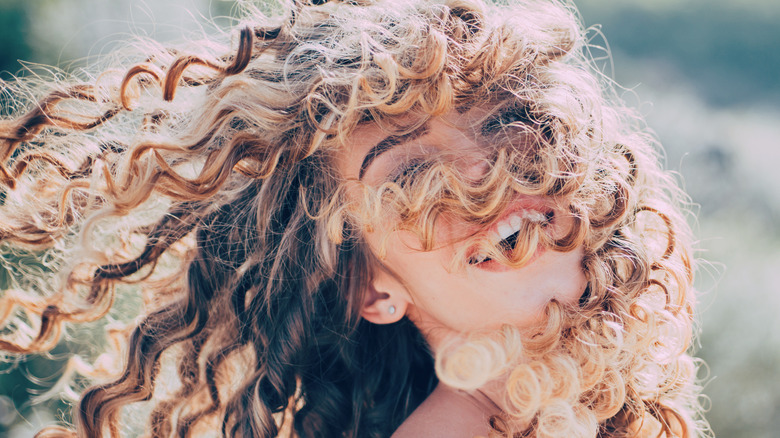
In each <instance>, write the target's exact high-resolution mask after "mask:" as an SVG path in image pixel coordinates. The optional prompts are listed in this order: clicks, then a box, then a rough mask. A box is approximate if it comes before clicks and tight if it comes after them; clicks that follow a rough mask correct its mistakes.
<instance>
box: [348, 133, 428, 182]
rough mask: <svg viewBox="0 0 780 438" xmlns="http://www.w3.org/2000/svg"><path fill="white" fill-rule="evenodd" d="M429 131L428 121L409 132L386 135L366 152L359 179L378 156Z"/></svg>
mask: <svg viewBox="0 0 780 438" xmlns="http://www.w3.org/2000/svg"><path fill="white" fill-rule="evenodd" d="M427 133H428V123H425V124H423V125H422V126H420V127H419V128H417V129H415V130H414V131H412V132H410V133H408V134H403V135H390V136H388V137H385V138H384V139H383V140H382V141H380V142H379V143H377V144H376V145H375V146H374V147H372V148H371V150H369V151H368V153H367V154H366V156H365V158H363V163H362V164H361V165H360V172H359V173H358V179H363V175H364V174H365V173H366V168H367V167H368V166H369V165H370V164H371V162H372V161H374V160H375V159H376V158H377V157H378V156H380V155H382V154H383V153H385V152H387V151H388V150H390V149H391V148H393V147H394V146H397V145H399V144H401V143H406V142H409V141H412V140H414V139H416V138H420V137H422V136H423V135H425V134H427Z"/></svg>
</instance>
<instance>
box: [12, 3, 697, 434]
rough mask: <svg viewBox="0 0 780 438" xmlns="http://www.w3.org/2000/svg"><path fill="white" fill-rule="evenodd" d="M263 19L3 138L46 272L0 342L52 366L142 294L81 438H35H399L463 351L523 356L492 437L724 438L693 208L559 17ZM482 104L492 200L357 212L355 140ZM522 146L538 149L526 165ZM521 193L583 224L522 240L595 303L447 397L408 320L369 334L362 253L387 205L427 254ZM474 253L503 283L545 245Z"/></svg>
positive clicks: (26, 229) (426, 174)
mask: <svg viewBox="0 0 780 438" xmlns="http://www.w3.org/2000/svg"><path fill="white" fill-rule="evenodd" d="M313 3H321V2H313ZM248 12H249V13H248V14H247V21H246V24H245V25H243V26H241V27H240V30H239V31H238V33H237V41H236V42H235V44H234V45H235V46H237V48H236V49H230V48H229V47H227V46H224V45H223V46H220V45H219V44H216V43H214V42H211V43H209V44H203V45H201V46H200V47H199V48H197V49H193V51H191V52H182V51H173V50H154V51H153V50H151V48H150V49H149V52H148V53H146V54H145V58H144V59H143V62H140V63H137V64H134V65H132V66H130V67H125V68H119V69H117V68H114V69H111V70H108V71H106V73H104V74H103V75H101V76H99V77H98V78H97V79H96V80H94V81H93V82H92V83H86V84H83V83H82V84H66V83H52V84H49V85H50V86H51V87H56V88H55V89H54V90H53V91H48V92H47V94H45V95H44V96H43V97H41V98H40V99H39V100H37V101H36V102H34V103H32V104H30V105H28V108H27V109H25V110H22V111H20V113H19V115H18V116H17V117H15V118H13V119H10V120H7V121H3V122H2V125H0V140H1V141H2V143H0V179H1V180H2V183H3V185H4V186H5V187H7V188H8V189H7V190H6V191H5V193H6V195H5V200H4V205H3V207H2V210H0V224H1V225H0V240H1V241H2V242H3V248H4V249H6V250H13V251H23V250H24V251H33V252H35V253H36V254H38V255H40V256H41V257H42V259H43V260H46V264H47V265H46V270H45V272H43V273H38V274H42V275H37V276H36V277H35V278H27V277H25V278H18V279H17V281H16V284H15V285H14V287H12V288H9V290H7V291H5V295H4V296H3V297H2V299H1V300H2V301H0V302H1V303H2V304H3V306H4V309H7V310H5V311H4V313H3V314H0V324H3V326H4V327H5V328H6V330H5V332H4V334H5V335H6V336H5V337H4V338H2V339H0V348H1V349H2V350H4V351H7V352H10V353H14V354H28V353H33V352H39V351H47V350H50V349H51V348H53V347H54V345H55V344H56V342H57V340H58V339H59V338H60V336H61V332H62V329H63V328H64V327H65V325H66V323H82V322H87V321H94V320H99V319H100V318H103V317H104V316H105V315H106V314H107V313H109V312H111V309H112V303H113V302H114V301H115V299H116V297H117V294H140V295H141V297H142V298H143V300H142V301H143V303H142V310H140V313H141V316H140V318H139V319H138V320H137V321H135V322H132V323H130V324H129V326H128V329H127V330H126V332H125V333H126V337H124V339H125V341H124V342H123V344H124V345H125V347H124V349H125V351H124V352H123V353H121V354H122V356H121V359H119V363H120V366H119V367H118V371H119V372H118V373H116V374H115V375H113V376H108V375H100V374H101V373H100V372H99V371H104V373H102V374H107V373H108V371H109V370H108V367H106V368H105V369H101V368H100V367H99V366H96V367H95V368H93V369H92V370H91V371H92V374H93V375H92V377H93V378H95V379H96V380H97V381H98V382H99V383H96V384H95V385H94V386H91V387H90V388H88V389H86V390H85V391H84V393H83V395H82V397H81V399H80V401H79V404H78V407H77V408H76V409H75V410H74V412H75V413H74V422H75V431H70V429H68V428H64V427H53V428H49V429H47V430H46V431H44V432H42V435H49V434H50V435H75V434H78V435H80V436H98V435H102V434H104V433H106V432H108V433H109V434H110V435H112V436H117V435H119V434H120V433H121V432H122V428H123V427H125V426H123V424H125V423H123V422H122V421H121V415H122V410H123V409H124V408H126V407H128V406H130V405H131V404H133V403H137V402H145V401H151V402H150V403H151V411H150V412H149V414H148V418H149V423H150V424H149V432H150V434H151V435H152V436H170V435H180V436H187V435H192V434H197V433H199V432H202V431H207V430H214V429H217V428H218V429H219V430H221V433H222V434H223V435H230V436H277V435H278V434H279V433H280V432H279V430H280V429H279V428H280V427H282V425H286V426H285V427H290V428H291V429H290V431H291V432H292V431H294V433H295V434H297V435H300V436H360V437H363V436H376V437H379V436H388V435H389V434H391V433H392V431H393V430H395V428H397V427H398V425H400V423H401V422H402V421H403V420H404V419H405V418H406V417H407V416H408V415H409V414H410V413H411V412H412V411H413V410H414V409H415V408H416V407H417V406H418V405H419V403H421V402H422V400H424V399H425V397H427V395H428V394H429V393H430V391H431V390H432V388H433V387H434V386H435V384H436V381H437V378H441V379H443V380H445V381H446V382H447V383H449V384H451V385H453V386H456V387H458V386H461V387H466V386H468V385H472V384H473V379H472V381H470V382H468V383H464V382H462V381H460V380H459V378H458V376H461V375H462V373H454V372H452V369H453V368H452V366H453V365H452V364H457V363H458V357H459V355H463V354H471V355H472V356H473V348H482V349H486V350H484V351H504V352H506V351H510V352H511V351H514V350H517V348H516V347H517V344H518V342H519V343H521V344H522V348H520V350H522V354H523V355H524V357H525V358H526V359H527V360H524V361H523V362H522V364H521V365H516V364H514V363H513V364H510V362H511V359H512V358H514V356H511V355H508V356H507V354H503V355H502V354H498V355H491V354H486V355H485V357H486V358H490V357H497V356H500V357H501V358H500V359H499V360H496V361H493V362H495V363H491V364H489V366H488V367H487V368H491V367H493V368H496V367H497V368H499V369H501V370H502V372H507V373H509V376H510V378H509V381H508V383H507V385H508V386H507V397H508V400H509V401H510V403H509V406H511V407H512V408H513V410H512V411H510V412H506V413H505V416H503V417H501V418H495V419H494V422H493V429H494V431H495V432H496V433H497V434H502V435H515V434H517V435H519V436H539V437H548V436H594V435H597V434H598V435H605V436H634V435H636V434H638V433H640V432H642V433H648V431H655V432H658V434H659V436H661V435H663V434H666V436H683V437H693V436H698V435H699V434H700V433H702V431H703V430H705V429H706V423H704V422H703V420H702V419H701V418H700V416H699V415H700V407H699V404H698V401H697V394H698V388H697V387H696V385H695V370H696V363H695V361H694V360H693V359H692V358H691V357H690V356H688V354H687V353H686V350H687V349H688V347H689V346H690V343H691V337H692V334H693V333H692V331H693V328H692V324H693V303H694V300H693V294H692V292H691V283H692V275H693V274H692V273H693V268H692V261H691V244H690V238H689V230H688V227H687V226H686V224H685V219H684V216H683V212H682V210H681V207H680V205H681V202H682V201H683V200H684V196H683V194H682V193H681V192H680V191H679V189H678V188H677V185H676V182H675V181H674V179H673V178H672V177H671V176H670V175H669V174H668V173H665V172H663V171H662V170H661V168H660V166H659V160H658V156H657V150H656V144H655V141H654V140H653V138H652V137H651V136H649V135H648V134H647V133H646V131H645V129H644V127H643V126H642V125H641V119H639V118H638V117H637V116H635V115H634V114H633V112H631V111H630V110H628V109H626V108H625V107H623V106H622V105H621V104H619V102H618V100H617V99H615V98H614V96H612V95H611V94H610V91H609V90H610V89H611V88H610V87H611V84H609V83H608V81H606V80H605V79H603V78H601V77H600V76H599V75H598V74H597V73H594V72H595V70H594V68H593V66H592V62H591V61H590V60H589V59H588V58H587V57H586V56H585V51H584V50H583V37H582V33H581V30H580V28H579V25H578V22H577V20H576V19H575V18H574V16H573V13H572V9H571V8H570V7H569V6H568V5H566V4H560V3H557V2H553V1H536V0H534V1H527V2H523V3H522V4H517V5H512V6H511V7H508V6H495V5H485V4H483V3H482V2H480V1H478V0H473V1H470V0H469V1H467V0H448V1H444V2H442V3H436V2H427V1H393V2H390V1H376V2H374V1H353V2H329V3H327V4H324V5H320V4H304V3H302V2H295V3H293V5H292V6H291V7H290V8H289V9H288V10H287V12H286V13H285V15H283V16H280V17H272V18H269V17H266V16H264V15H263V14H262V13H260V12H259V11H257V10H248ZM117 72H120V73H119V74H117ZM17 86H19V87H24V84H23V83H20V84H18V85H17ZM474 106H481V107H484V108H487V109H489V110H490V114H491V117H493V119H492V120H493V122H494V124H495V125H496V147H495V151H494V152H493V153H492V154H490V159H489V162H490V163H489V164H490V169H489V171H488V172H487V173H486V175H485V177H484V178H483V179H482V180H481V181H480V182H479V183H478V184H468V183H466V182H464V181H463V178H461V177H460V176H459V174H458V172H457V169H454V168H453V167H452V166H451V165H449V164H448V163H444V162H438V163H433V164H432V165H430V166H427V167H425V168H424V169H420V171H419V172H416V173H415V174H414V175H413V178H412V177H410V178H409V179H408V180H403V181H397V182H394V183H387V184H383V185H382V186H381V187H378V188H377V187H363V193H364V196H362V197H360V198H359V199H360V201H359V202H355V201H354V200H349V199H347V197H346V196H345V190H344V188H345V186H346V184H345V181H344V180H343V178H342V177H341V176H340V175H339V174H338V172H337V171H336V168H335V166H334V154H335V153H337V151H339V150H340V148H342V147H343V143H344V142H345V139H347V138H348V137H349V135H350V133H351V132H353V131H354V129H355V128H356V127H357V126H359V125H361V124H366V123H375V124H379V125H380V126H384V127H385V128H386V129H388V130H393V131H396V132H397V131H398V130H399V129H401V128H399V127H398V126H399V125H398V123H395V121H397V120H398V119H399V117H400V116H402V115H407V116H408V115H409V114H414V115H417V116H418V117H417V118H418V119H419V123H423V122H424V121H425V120H427V119H430V118H433V117H437V116H441V115H443V114H446V113H447V112H449V111H458V110H462V109H463V108H469V107H474ZM404 129H408V126H405V127H404ZM518 138H523V139H526V140H523V141H524V142H526V141H527V142H528V143H530V144H533V147H532V148H530V149H529V148H517V147H516V144H515V143H516V141H517V139H518ZM513 193H525V194H535V195H544V196H549V197H551V198H553V199H556V200H558V201H559V202H562V203H564V202H565V203H566V207H567V208H568V209H569V210H570V211H571V212H572V213H573V214H574V216H575V217H576V219H577V220H576V221H575V225H574V226H573V227H572V229H571V230H570V233H568V235H567V236H566V237H565V238H563V239H560V240H558V241H545V238H544V234H543V233H541V231H540V230H539V229H538V227H534V226H528V227H526V229H525V230H523V239H520V240H521V241H524V242H526V241H527V242H531V241H534V239H536V241H541V242H543V244H545V245H547V246H550V247H552V248H553V249H556V250H559V251H566V250H570V249H571V248H573V247H575V246H577V245H580V244H582V245H584V248H585V252H586V255H585V260H584V266H585V269H586V272H587V275H588V280H589V285H588V289H587V291H586V293H585V295H584V296H583V297H582V298H581V300H580V302H579V303H578V305H577V306H575V307H574V308H572V307H571V306H568V307H567V306H563V305H560V304H558V303H555V302H553V303H551V304H550V305H549V306H548V308H547V316H548V317H547V321H546V325H545V327H542V328H541V329H540V332H539V333H538V334H537V335H536V336H535V337H532V338H523V339H522V340H518V339H520V338H519V337H518V336H516V335H515V334H512V329H511V328H507V329H506V330H505V331H503V332H502V333H500V334H498V335H491V336H488V337H484V338H478V339H472V340H469V341H468V342H467V343H466V344H464V345H465V347H463V346H460V347H459V346H455V347H453V348H452V349H450V350H447V351H446V352H444V353H442V354H441V355H440V357H437V358H436V371H437V373H438V377H437V374H436V373H435V372H434V358H432V357H431V354H430V353H429V351H428V349H427V346H426V345H425V342H424V340H423V339H422V337H421V336H420V333H419V332H418V331H417V329H416V328H415V327H414V325H413V324H412V323H411V322H409V321H408V320H406V319H404V320H402V321H401V322H400V323H398V324H394V325H391V326H377V325H372V324H370V323H368V322H366V321H364V320H361V319H360V317H359V314H358V312H359V309H360V306H361V303H362V302H363V294H364V291H365V290H366V285H367V284H368V281H369V279H370V278H371V270H372V267H373V266H374V264H373V262H372V260H373V259H372V258H373V257H375V255H374V254H371V253H370V251H369V250H368V249H367V247H366V245H365V244H364V242H363V240H362V237H361V232H362V230H363V229H364V227H366V226H370V224H372V223H373V222H375V220H376V217H377V213H378V212H381V211H386V210H385V209H387V208H389V209H391V210H392V211H395V212H398V214H399V216H398V217H399V221H398V224H397V227H398V228H404V229H410V230H415V231H417V232H418V234H419V236H420V238H421V240H422V241H423V242H424V244H425V245H424V247H426V248H430V247H432V246H433V245H434V243H433V242H432V237H431V230H432V229H433V228H434V227H435V223H436V218H437V216H438V215H440V214H441V213H442V212H447V213H451V214H457V215H459V216H460V217H463V218H464V220H467V221H473V222H477V223H484V222H487V221H490V220H492V219H493V218H495V217H496V216H497V215H498V214H499V213H500V210H501V206H502V204H503V200H505V199H506V198H507V197H508V196H511V195H512V194H513ZM481 244H482V245H483V247H484V248H485V249H486V250H487V251H489V253H490V255H491V257H494V258H496V259H498V260H501V261H503V262H504V263H507V264H513V265H522V264H523V263H524V262H525V260H527V253H528V251H530V249H529V248H535V245H518V249H516V250H515V251H513V252H511V253H506V252H505V251H503V250H502V249H501V248H498V247H495V245H493V246H491V245H489V244H487V243H485V242H482V243H481ZM463 257H465V255H464V254H461V258H463ZM460 262H463V260H461V261H460ZM454 263H456V264H457V263H459V262H458V261H457V260H456V261H454ZM120 332H121V331H120ZM120 338H121V336H120ZM470 349H471V350H470ZM513 349H514V350H513ZM520 350H518V351H520ZM464 351H465V353H464ZM119 354H120V353H119V352H118V351H116V352H111V353H109V355H113V356H114V357H115V358H116V357H119ZM510 356H511V357H510ZM484 369H486V368H485V367H483V368H480V370H484ZM480 372H481V373H482V374H483V375H481V376H477V377H476V378H477V379H478V380H479V379H482V380H485V379H487V378H489V375H488V374H490V373H484V372H482V371H480ZM166 373H167V374H166ZM473 374H474V373H471V374H470V376H471V377H474V376H473ZM477 374H479V373H477ZM162 375H171V377H172V379H168V378H167V377H166V379H163V382H161V376H162ZM173 376H175V378H173ZM168 380H170V381H168Z"/></svg>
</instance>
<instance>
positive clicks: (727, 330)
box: [0, 0, 780, 438]
mask: <svg viewBox="0 0 780 438" xmlns="http://www.w3.org/2000/svg"><path fill="white" fill-rule="evenodd" d="M575 1H576V0H575ZM577 5H578V6H579V9H580V11H581V14H582V16H583V18H584V21H585V23H586V26H594V25H599V26H598V27H594V29H593V30H592V31H591V32H590V36H591V37H592V41H591V42H592V43H593V44H595V45H600V46H606V45H607V44H606V42H605V40H604V38H603V37H602V36H601V34H600V32H598V31H597V30H596V29H600V31H601V32H603V34H604V35H606V41H608V43H609V44H608V45H609V47H610V48H611V58H609V59H605V60H604V61H602V65H603V68H604V70H605V72H606V73H608V74H610V75H612V74H613V72H614V77H615V78H616V79H617V81H618V82H619V83H620V84H621V85H623V86H624V87H625V91H624V96H623V97H624V99H626V100H627V101H628V102H630V103H632V104H634V105H636V106H638V107H639V108H641V110H642V112H643V113H644V114H645V116H646V118H647V120H648V123H649V124H650V126H651V127H652V128H653V129H655V130H656V132H657V135H658V136H659V137H660V138H661V141H662V143H663V144H664V146H665V148H666V151H667V166H668V167H669V168H671V169H673V170H676V171H678V172H679V173H680V175H681V178H682V181H683V182H684V185H685V188H686V190H687V191H688V192H689V193H690V195H691V197H692V199H693V201H694V203H695V204H696V205H697V209H698V213H699V219H698V222H696V223H694V224H693V225H694V227H695V229H696V232H697V236H698V237H699V239H700V240H699V242H698V245H697V246H698V248H699V249H700V252H699V254H698V255H699V257H701V258H702V262H701V263H700V267H699V271H698V273H697V276H698V278H697V286H698V288H699V289H700V290H701V291H702V295H701V303H700V320H701V329H702V335H701V336H700V338H699V346H698V354H699V355H700V356H701V357H702V358H704V359H705V360H706V362H707V364H708V370H705V371H708V372H707V373H706V375H704V374H703V375H702V377H703V378H704V379H705V380H704V381H705V383H706V386H705V393H706V395H707V396H708V397H709V398H710V400H711V401H710V405H711V408H710V411H709V414H708V419H709V420H710V422H711V424H712V427H713V430H714V432H715V434H716V436H718V437H753V438H770V437H776V436H777V431H778V430H780V415H779V414H780V378H779V376H778V370H780V319H779V318H777V317H776V315H777V313H778V311H780V296H779V295H778V293H780V288H779V287H778V286H777V284H778V275H779V274H778V271H777V267H778V266H780V227H778V223H780V172H778V170H777V163H779V162H780V140H778V139H780V74H778V72H779V71H780V50H778V49H777V46H778V44H780V26H777V25H776V23H777V22H778V21H780V2H777V1H776V0H745V1H742V2H731V1H728V0H687V1H686V0H654V1H647V0H581V1H578V2H577ZM233 6H234V3H233V1H232V0H212V1H210V2H209V1H207V0H168V1H164V2H163V1H161V2H156V3H152V2H148V3H147V2H142V1H132V0H111V1H109V0H67V1H66V0H35V1H23V0H0V78H2V79H4V80H9V79H11V78H12V77H13V76H14V75H22V76H24V75H25V73H24V72H23V71H21V67H22V65H21V64H20V63H19V62H18V60H20V59H21V60H26V61H29V62H33V63H42V64H46V65H58V66H61V67H63V68H65V69H66V70H73V69H76V68H78V67H79V66H81V65H83V64H84V63H85V62H84V59H85V58H87V57H91V56H93V55H99V54H101V53H106V52H109V51H110V50H111V48H112V47H113V46H114V44H115V43H116V42H117V41H122V40H124V39H126V38H127V37H128V35H130V34H140V35H149V36H152V37H154V38H157V39H160V40H171V39H178V38H181V37H182V36H186V35H191V34H193V32H194V33H196V34H197V32H198V31H199V26H200V25H201V24H202V23H204V22H206V19H207V18H213V17H220V16H230V14H231V12H233V11H234V10H235V9H234V7H233ZM218 22H220V23H227V20H224V19H223V20H218ZM199 23H200V24H199ZM594 54H595V55H597V56H599V55H603V53H595V52H594ZM3 104H4V105H5V102H3ZM7 110H8V109H7V108H3V112H4V113H5V112H6V111H7ZM19 262H20V263H23V262H29V263H35V262H34V260H26V261H25V260H20V261H19ZM8 276H9V273H8V272H5V271H2V272H0V287H2V286H4V285H5V284H7V282H8ZM91 330H102V329H101V328H100V326H98V327H93V328H92V329H91ZM90 336H91V335H90V334H89V331H83V332H75V333H74V334H72V336H71V338H72V341H64V342H63V343H62V345H61V346H60V347H58V349H57V350H56V351H54V352H53V356H54V360H52V359H51V358H38V357H31V358H28V359H26V360H24V361H21V362H19V363H17V364H16V365H15V366H12V367H9V366H3V368H0V436H10V437H16V436H19V437H26V436H30V435H31V434H32V431H33V430H35V429H36V428H37V427H38V426H39V425H40V424H41V423H45V422H50V421H52V419H55V418H60V417H62V416H63V415H64V412H65V408H66V407H67V404H66V402H62V401H52V402H49V403H44V404H40V405H33V404H31V403H30V395H31V394H33V393H35V392H36V391H37V392H42V391H46V390H47V389H48V387H49V386H50V385H51V384H52V382H53V381H54V378H55V377H56V376H57V375H58V373H59V372H61V367H62V364H63V361H62V360H61V359H57V356H58V354H61V353H63V352H65V351H68V349H70V348H76V347H77V346H79V345H83V344H84V343H85V339H84V337H86V338H87V339H88V338H89V337H90ZM79 348H80V347H79ZM47 377H48V379H46V378H47ZM40 378H44V379H43V380H39V379H40Z"/></svg>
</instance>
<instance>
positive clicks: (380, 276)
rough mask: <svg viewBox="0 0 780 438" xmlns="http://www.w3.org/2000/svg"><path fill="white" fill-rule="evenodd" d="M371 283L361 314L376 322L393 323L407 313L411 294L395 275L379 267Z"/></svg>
mask: <svg viewBox="0 0 780 438" xmlns="http://www.w3.org/2000/svg"><path fill="white" fill-rule="evenodd" d="M377 271H378V272H377V273H376V274H375V277H374V279H373V280H372V281H371V282H370V283H369V286H368V290H367V291H366V295H365V298H364V299H363V308H362V309H361V311H360V316H362V317H363V318H365V319H366V320H367V321H369V322H373V323H374V324H392V323H394V322H398V321H400V320H401V318H403V317H404V315H406V311H407V309H408V307H409V299H408V297H409V294H408V293H407V292H406V288H405V287H403V285H402V284H401V283H400V282H399V281H398V280H397V279H396V278H394V277H393V276H391V275H390V274H389V273H387V272H385V271H384V270H381V269H378V270H377Z"/></svg>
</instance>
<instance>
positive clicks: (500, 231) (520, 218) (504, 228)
mask: <svg viewBox="0 0 780 438" xmlns="http://www.w3.org/2000/svg"><path fill="white" fill-rule="evenodd" d="M545 220H547V216H545V215H544V213H542V212H540V211H537V210H520V211H516V212H514V213H512V214H510V215H509V216H508V217H507V218H506V219H504V220H502V221H501V222H499V223H498V225H497V226H496V231H497V233H492V236H491V237H492V240H493V241H494V242H493V243H498V242H500V241H501V240H504V239H506V238H507V237H509V236H511V235H512V234H515V233H516V232H518V231H520V228H522V227H523V222H524V221H530V222H537V223H541V222H544V221H545Z"/></svg>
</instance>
